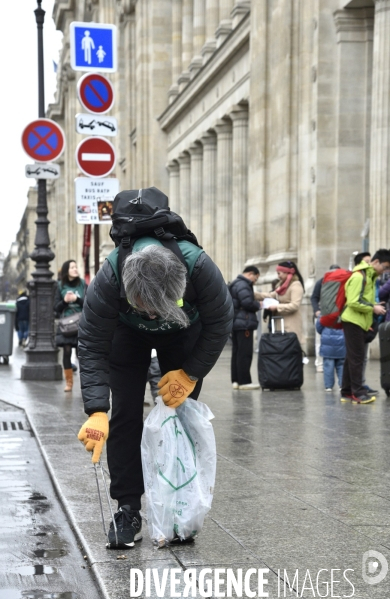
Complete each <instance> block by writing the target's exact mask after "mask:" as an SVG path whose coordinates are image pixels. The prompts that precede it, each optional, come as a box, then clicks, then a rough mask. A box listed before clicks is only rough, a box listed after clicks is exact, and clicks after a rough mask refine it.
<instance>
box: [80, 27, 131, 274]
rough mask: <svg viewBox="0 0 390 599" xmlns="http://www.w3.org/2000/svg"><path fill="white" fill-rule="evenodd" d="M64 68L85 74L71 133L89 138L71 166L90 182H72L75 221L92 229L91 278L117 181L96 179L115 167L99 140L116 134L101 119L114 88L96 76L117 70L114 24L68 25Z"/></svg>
mask: <svg viewBox="0 0 390 599" xmlns="http://www.w3.org/2000/svg"><path fill="white" fill-rule="evenodd" d="M70 65H71V67H72V69H73V70H75V71H87V72H88V73H87V74H86V75H83V77H81V78H80V80H79V82H78V84H77V94H78V98H79V100H80V103H81V105H82V106H83V108H84V109H85V110H86V111H87V112H89V113H90V114H77V115H76V131H77V133H81V134H84V135H85V134H89V135H91V136H92V137H88V138H87V139H84V140H83V141H81V142H80V143H79V145H78V146H77V149H76V162H77V166H78V167H79V169H80V170H81V172H82V173H83V174H84V175H87V176H88V177H91V178H90V179H87V178H84V177H78V178H77V179H76V180H75V191H76V220H77V222H78V223H85V224H87V223H91V224H93V225H94V228H93V236H94V256H95V274H96V272H97V271H98V270H99V224H104V223H108V224H109V223H110V222H111V214H112V201H113V199H114V197H115V195H116V194H117V193H118V192H119V181H118V179H113V178H109V179H100V178H103V177H107V175H109V174H110V173H111V172H112V171H113V169H114V168H115V163H116V155H115V148H114V146H113V145H112V144H111V143H110V142H109V141H107V140H106V139H104V138H103V137H100V136H101V135H105V136H108V137H114V136H116V135H117V130H118V126H117V121H116V119H114V118H113V117H108V116H105V114H106V113H107V112H108V111H109V110H111V108H112V106H113V104H114V89H113V86H112V84H111V82H110V81H109V80H108V79H107V78H106V77H104V76H103V75H100V74H99V73H102V72H106V73H107V72H108V73H110V72H111V73H113V72H115V71H116V69H117V45H116V26H115V25H109V24H104V23H81V22H73V23H71V24H70ZM92 115H93V116H92ZM87 226H88V225H87Z"/></svg>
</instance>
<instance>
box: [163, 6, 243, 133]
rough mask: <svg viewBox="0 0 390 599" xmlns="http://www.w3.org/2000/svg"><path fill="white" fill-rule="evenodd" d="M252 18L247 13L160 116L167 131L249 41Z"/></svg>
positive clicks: (164, 129)
mask: <svg viewBox="0 0 390 599" xmlns="http://www.w3.org/2000/svg"><path fill="white" fill-rule="evenodd" d="M249 36H250V18H249V14H247V15H246V17H244V18H243V19H242V21H241V22H240V23H239V25H238V26H237V27H236V28H235V29H233V31H232V32H231V33H230V35H229V36H228V37H227V38H226V40H225V41H224V42H223V44H222V45H221V46H220V47H219V48H218V49H217V50H216V51H215V53H214V54H213V56H212V57H211V58H210V60H208V62H207V63H206V64H205V65H204V66H203V67H202V68H201V69H200V71H198V73H197V74H196V75H195V77H194V78H193V79H191V81H190V82H189V83H188V85H187V86H186V87H185V88H184V90H183V91H182V92H181V93H180V94H179V95H178V96H177V97H176V98H175V100H174V101H173V102H172V103H171V104H169V106H167V108H166V109H165V110H164V112H163V113H162V114H161V115H160V116H159V117H158V119H157V120H158V121H159V123H160V126H161V129H162V130H163V131H167V130H169V129H170V127H171V126H172V125H173V124H174V122H175V121H176V120H177V119H179V118H180V117H181V115H182V114H183V113H184V112H186V111H187V110H188V106H189V105H190V104H191V103H192V102H193V101H194V99H195V98H196V97H197V96H199V95H200V94H201V93H202V91H203V90H204V89H205V88H206V86H207V85H209V84H210V83H212V82H215V79H216V78H217V77H218V74H219V73H220V72H221V71H222V69H223V68H224V66H225V65H226V64H227V63H228V62H229V61H230V60H231V59H232V57H233V56H234V55H235V54H236V53H237V52H238V51H239V50H240V48H241V47H242V46H244V45H245V44H247V43H249Z"/></svg>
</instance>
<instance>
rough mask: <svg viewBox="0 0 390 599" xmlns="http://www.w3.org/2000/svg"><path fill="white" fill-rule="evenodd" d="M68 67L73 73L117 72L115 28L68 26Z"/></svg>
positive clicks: (104, 25)
mask: <svg viewBox="0 0 390 599" xmlns="http://www.w3.org/2000/svg"><path fill="white" fill-rule="evenodd" d="M69 33H70V66H71V67H72V69H73V70H74V71H88V72H90V73H92V72H96V71H98V72H100V73H104V72H105V73H114V72H115V71H116V70H117V53H116V26H115V25H106V24H104V23H80V22H77V21H74V22H73V23H71V24H70V32H69Z"/></svg>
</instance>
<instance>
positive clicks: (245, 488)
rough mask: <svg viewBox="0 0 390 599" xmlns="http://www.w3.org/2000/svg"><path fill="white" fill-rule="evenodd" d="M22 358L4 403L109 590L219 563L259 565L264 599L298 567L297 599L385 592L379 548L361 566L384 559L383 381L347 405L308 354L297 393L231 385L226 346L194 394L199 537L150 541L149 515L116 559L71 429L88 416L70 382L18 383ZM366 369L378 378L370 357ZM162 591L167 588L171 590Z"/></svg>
mask: <svg viewBox="0 0 390 599" xmlns="http://www.w3.org/2000/svg"><path fill="white" fill-rule="evenodd" d="M23 360H24V354H23V351H22V350H21V349H20V348H17V349H16V350H15V351H14V356H13V357H12V358H11V360H10V365H9V366H1V367H0V400H3V401H6V402H10V403H12V404H14V405H16V406H18V407H20V408H23V409H24V410H26V414H27V417H28V419H29V422H30V424H31V427H32V429H33V430H34V432H35V434H36V437H37V440H38V443H39V445H40V448H41V452H42V455H43V457H44V459H45V461H46V465H47V468H48V470H49V473H50V475H51V477H52V479H53V482H54V485H55V488H56V490H57V492H58V494H59V496H60V498H61V501H62V502H63V506H64V508H65V510H66V513H67V515H68V518H69V521H70V523H71V525H72V527H73V529H74V531H75V534H76V535H77V537H78V540H79V542H80V543H81V545H82V546H83V548H84V549H83V551H84V553H85V555H87V556H88V563H89V565H90V566H91V571H92V572H93V573H94V575H95V577H96V579H97V582H98V584H99V586H100V588H101V591H102V594H103V596H104V597H106V598H109V599H124V598H125V597H126V598H127V597H129V570H130V568H139V569H141V570H142V571H143V572H145V571H146V569H147V568H157V569H158V571H159V572H160V573H162V571H163V570H164V569H166V568H179V569H180V570H186V569H189V568H195V569H196V571H197V573H198V574H199V573H200V572H201V570H202V569H203V568H211V569H212V576H214V571H215V569H217V568H221V569H228V568H231V569H233V570H234V571H235V572H236V571H237V570H238V569H242V571H243V575H245V573H246V572H248V570H249V569H250V568H254V569H256V570H258V569H260V568H267V569H269V573H268V574H267V575H266V578H267V579H268V585H267V586H265V590H266V591H267V592H268V594H269V595H268V596H269V597H271V598H274V597H275V598H276V597H285V596H286V597H293V596H296V594H294V593H292V592H290V591H289V590H288V589H287V587H286V590H284V586H285V585H286V584H287V578H288V580H289V581H290V583H291V582H292V580H293V578H294V575H295V574H296V570H298V578H295V582H294V584H293V587H294V588H295V589H296V591H297V592H298V596H299V597H320V596H323V597H331V596H334V597H336V596H340V597H343V596H345V597H346V596H349V597H351V596H353V597H358V598H361V599H368V598H378V599H379V598H380V599H384V598H386V597H389V596H390V573H389V574H388V575H387V577H386V578H385V579H384V580H383V581H382V582H381V583H379V584H376V585H373V584H368V583H367V582H365V581H364V580H363V578H362V563H363V555H364V554H365V553H366V552H368V551H370V550H371V551H372V550H374V551H377V552H380V554H382V556H383V560H382V562H383V563H382V564H381V563H380V560H379V561H378V559H377V558H375V559H369V560H368V562H367V564H366V569H367V568H369V565H370V563H371V564H374V565H371V571H369V570H368V576H369V577H370V576H371V578H369V580H370V581H371V582H372V580H373V577H374V576H375V575H376V574H378V572H380V571H381V568H383V567H385V561H384V560H387V561H388V562H390V472H389V463H390V446H389V434H390V400H389V399H386V396H385V394H384V392H383V391H382V392H380V393H379V395H378V399H377V401H376V402H375V403H374V404H369V405H364V406H359V405H351V404H342V403H341V402H340V401H339V394H338V392H336V391H335V392H334V393H329V392H325V390H324V385H323V378H322V375H321V374H316V373H315V369H314V365H313V359H311V361H310V364H309V365H307V366H305V384H304V386H303V388H302V390H301V391H295V392H291V393H288V392H273V393H271V392H261V391H245V392H244V391H233V390H232V389H231V384H230V380H229V360H230V349H229V348H227V349H226V350H225V351H224V353H223V355H222V356H221V358H220V360H219V362H218V363H217V365H216V367H215V368H214V369H213V371H212V373H211V374H210V375H209V376H208V377H207V379H206V380H205V383H204V387H203V390H202V394H201V398H200V399H201V400H202V401H204V402H205V403H207V404H208V405H209V406H210V408H211V410H212V411H213V413H214V415H215V419H214V420H213V425H214V430H215V435H216V440H217V451H218V465H217V481H216V487H215V495H214V502H213V507H212V509H211V511H210V513H209V515H208V517H207V518H206V521H205V526H204V529H203V531H202V533H201V535H200V536H199V537H198V539H197V541H196V543H194V544H193V545H186V546H180V547H170V548H164V549H156V548H154V547H153V545H152V543H151V541H150V538H149V536H148V533H147V526H146V523H145V524H144V532H145V534H144V539H143V541H142V542H141V543H139V544H137V545H136V547H135V549H134V550H131V551H129V552H127V554H126V555H127V559H125V560H117V557H118V553H120V554H122V553H123V551H122V552H117V551H107V550H106V549H105V542H104V541H105V540H104V537H103V533H102V528H101V522H100V513H99V505H98V500H97V493H96V483H95V479H94V474H93V470H92V468H91V464H90V460H89V457H88V456H87V454H86V453H85V451H84V449H83V447H82V446H81V444H80V443H79V441H78V440H77V432H78V430H79V427H80V425H81V424H82V423H83V422H84V420H85V414H84V412H83V409H82V400H81V394H80V389H79V385H78V381H77V379H76V385H75V388H74V390H73V392H72V393H71V394H68V393H66V394H65V393H64V392H63V386H64V384H63V383H60V382H50V383H45V382H23V381H21V380H20V367H21V364H22V363H23ZM368 373H369V376H368V380H369V383H370V385H371V386H375V388H379V364H378V362H375V361H372V362H371V363H370V364H369V368H368ZM253 377H254V380H257V378H256V369H255V360H254V363H253ZM147 397H148V394H147ZM150 409H151V408H146V409H145V414H148V413H149V411H150ZM107 517H108V512H107ZM380 559H382V558H380ZM320 570H322V572H320ZM332 570H333V572H331V571H332ZM346 570H349V571H348V573H347V574H346V575H344V571H346ZM308 571H309V572H308ZM382 571H383V570H382ZM319 572H320V573H319ZM331 578H333V581H334V582H333V589H332V588H331ZM346 578H348V580H350V582H348V581H347V580H346ZM317 579H318V580H317ZM310 581H311V582H310ZM336 581H340V582H336ZM352 585H353V587H352ZM180 588H182V587H181V586H180V585H179V586H178V590H180ZM313 593H314V594H313ZM331 593H332V594H331ZM352 593H353V594H352ZM142 596H144V595H142ZM151 596H157V595H156V594H155V591H154V590H153V587H152V595H151ZM209 596H213V594H210V595H209ZM233 596H234V593H233ZM244 596H245V595H244ZM256 596H257V593H256ZM80 597H83V596H82V594H80ZM164 597H171V593H170V590H169V587H167V591H166V592H165V594H164Z"/></svg>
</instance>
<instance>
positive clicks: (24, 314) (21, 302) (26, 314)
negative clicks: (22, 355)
mask: <svg viewBox="0 0 390 599" xmlns="http://www.w3.org/2000/svg"><path fill="white" fill-rule="evenodd" d="M29 322H30V298H29V297H28V295H27V293H26V292H25V291H22V292H21V293H19V296H18V299H17V300H16V314H15V330H16V331H17V332H18V338H19V347H25V346H26V344H27V339H28V331H29Z"/></svg>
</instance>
